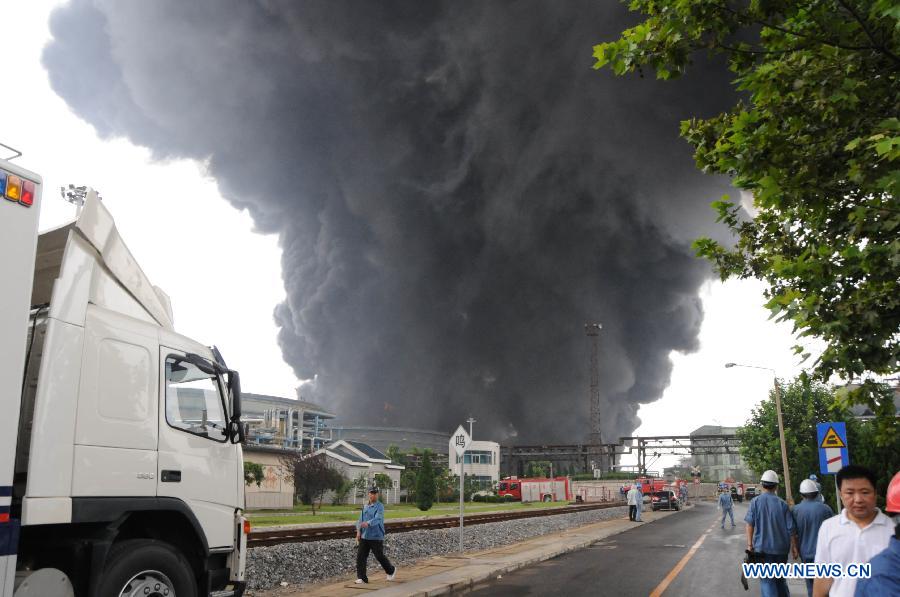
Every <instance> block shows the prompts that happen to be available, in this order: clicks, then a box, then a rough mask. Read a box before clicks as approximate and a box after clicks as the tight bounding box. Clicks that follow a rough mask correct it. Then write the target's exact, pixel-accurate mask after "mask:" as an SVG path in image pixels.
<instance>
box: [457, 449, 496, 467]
mask: <svg viewBox="0 0 900 597" xmlns="http://www.w3.org/2000/svg"><path fill="white" fill-rule="evenodd" d="M465 459H466V464H493V463H494V453H493V452H491V451H486V450H469V451H467V452H466V454H465ZM456 464H459V456H457V457H456Z"/></svg>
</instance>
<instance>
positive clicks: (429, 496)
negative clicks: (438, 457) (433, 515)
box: [416, 450, 436, 512]
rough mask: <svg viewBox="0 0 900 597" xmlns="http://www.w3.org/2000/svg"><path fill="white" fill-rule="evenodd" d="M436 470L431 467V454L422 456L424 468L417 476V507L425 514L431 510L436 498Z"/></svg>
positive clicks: (428, 452) (421, 468)
mask: <svg viewBox="0 0 900 597" xmlns="http://www.w3.org/2000/svg"><path fill="white" fill-rule="evenodd" d="M435 490H436V489H435V479H434V469H433V468H432V467H431V452H430V451H428V450H426V451H425V454H423V456H422V466H421V467H419V472H418V474H417V475H416V506H417V507H418V508H419V510H422V511H423V512H424V511H426V510H430V509H431V506H432V505H433V504H434V498H435Z"/></svg>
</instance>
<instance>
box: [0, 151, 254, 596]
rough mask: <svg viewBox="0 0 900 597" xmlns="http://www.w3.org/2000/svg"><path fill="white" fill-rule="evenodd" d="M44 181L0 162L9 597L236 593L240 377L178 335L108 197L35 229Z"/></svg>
mask: <svg viewBox="0 0 900 597" xmlns="http://www.w3.org/2000/svg"><path fill="white" fill-rule="evenodd" d="M41 186H42V183H41V179H40V177H39V176H37V175H36V174H34V173H31V172H28V171H26V170H23V169H21V168H18V167H16V166H15V165H14V164H11V163H10V162H8V161H4V160H0V249H2V254H3V255H4V257H3V258H2V259H0V279H2V281H3V288H4V291H3V296H2V299H0V329H2V334H0V406H2V411H0V413H2V414H0V597H12V596H13V595H15V596H17V597H24V596H31V595H34V596H40V597H55V596H62V595H79V596H81V595H85V596H91V597H93V596H95V595H96V596H99V597H107V596H115V597H119V596H122V597H126V596H127V597H130V596H135V597H136V596H138V595H143V596H146V595H151V596H155V595H159V596H165V597H169V596H177V597H182V596H186V597H193V596H195V595H215V596H217V597H220V596H221V597H224V596H226V595H235V596H239V595H241V594H242V593H243V590H244V586H245V583H244V561H245V554H246V535H247V532H248V531H249V525H248V524H246V520H245V519H244V517H243V509H244V477H243V458H242V453H241V445H240V444H241V442H242V441H243V428H242V425H241V423H240V381H239V376H238V374H237V372H236V371H233V370H231V369H229V368H228V367H226V365H225V363H224V360H223V359H222V357H221V355H220V354H219V353H218V351H217V350H215V349H214V348H209V347H207V346H204V345H203V344H200V343H198V342H196V341H194V340H191V339H190V338H187V337H185V336H182V335H180V334H178V333H177V332H175V330H174V327H173V317H172V310H171V305H170V302H169V299H168V297H167V296H166V294H165V293H163V292H162V291H161V290H160V289H159V288H157V287H155V286H153V285H152V284H151V283H150V281H149V280H148V279H147V277H146V275H145V274H144V272H143V271H142V270H141V268H140V266H139V265H138V264H137V262H136V261H135V259H134V257H133V256H132V255H131V253H130V252H129V250H128V248H127V247H126V245H125V243H124V242H123V241H122V238H121V237H120V236H119V233H118V231H117V229H116V226H115V223H114V222H113V219H112V217H111V216H110V214H109V212H108V211H107V210H106V208H105V207H104V206H103V204H102V203H101V201H100V199H99V197H98V196H97V194H96V193H95V192H93V191H87V192H86V197H85V199H84V206H83V209H82V210H81V212H80V215H79V216H78V218H77V219H76V220H75V221H74V222H72V223H70V224H67V225H65V226H62V227H60V228H56V229H54V230H50V231H48V232H45V233H43V234H40V235H38V233H37V222H38V212H39V208H40V202H41ZM26 192H27V193H28V194H27V195H26ZM171 263H172V267H185V268H192V267H216V264H215V260H213V259H206V260H205V259H204V257H203V256H202V255H195V254H191V255H187V254H173V255H171Z"/></svg>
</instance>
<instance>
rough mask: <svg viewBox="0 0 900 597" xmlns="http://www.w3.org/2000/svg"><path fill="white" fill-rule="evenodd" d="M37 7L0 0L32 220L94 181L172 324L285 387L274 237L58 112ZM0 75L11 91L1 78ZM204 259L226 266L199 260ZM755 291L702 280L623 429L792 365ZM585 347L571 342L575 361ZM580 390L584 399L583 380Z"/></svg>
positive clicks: (177, 166)
mask: <svg viewBox="0 0 900 597" xmlns="http://www.w3.org/2000/svg"><path fill="white" fill-rule="evenodd" d="M51 6H52V3H50V2H47V3H43V2H42V3H36V2H15V3H12V5H7V6H6V7H5V10H4V22H5V23H6V24H7V25H8V26H7V27H6V28H5V33H4V47H5V48H6V49H7V54H8V56H11V57H12V58H11V59H9V60H7V61H6V65H5V68H4V81H5V82H6V83H5V84H6V85H7V89H6V90H5V92H4V93H3V94H2V96H0V108H2V109H0V142H3V143H5V144H8V145H11V146H13V147H16V148H17V149H19V150H21V151H22V152H23V153H24V155H23V156H22V157H21V158H19V159H18V160H17V163H18V164H20V165H21V166H23V167H26V168H29V169H31V170H34V171H36V172H38V173H39V174H41V175H42V176H43V179H44V183H45V185H44V197H43V207H42V213H41V228H42V229H47V228H50V227H53V226H57V225H59V224H61V223H64V222H65V221H67V219H68V218H70V217H72V215H73V213H74V209H73V207H72V206H70V205H69V204H67V203H65V202H63V201H62V200H61V199H59V196H58V192H57V189H58V187H59V186H61V185H65V184H69V183H75V184H87V185H90V186H93V187H95V188H96V189H98V190H99V191H100V192H101V194H102V196H103V199H104V201H105V203H106V205H107V206H108V208H109V209H110V211H111V212H112V214H113V216H114V218H115V219H116V222H117V225H118V227H119V229H120V231H121V233H122V235H123V237H124V238H125V240H126V242H127V244H128V245H129V247H130V249H131V250H132V252H133V253H134V255H135V257H136V258H137V260H138V262H139V263H140V264H141V265H142V266H143V268H144V269H145V272H146V273H147V275H148V277H149V278H150V279H151V281H152V282H153V283H154V284H156V285H158V286H160V287H161V288H163V289H164V290H165V291H166V292H167V293H168V294H169V295H170V297H171V299H172V305H173V310H174V315H175V326H176V329H178V331H180V332H181V333H183V334H186V335H188V336H190V337H193V338H196V339H197V340H199V341H201V342H204V343H207V344H216V345H218V346H219V347H220V349H221V350H222V353H223V355H224V356H225V358H226V360H227V361H228V363H229V365H231V366H233V367H236V368H238V369H239V370H240V371H241V375H242V384H243V387H244V389H245V390H246V391H248V392H255V393H263V394H273V395H279V396H294V395H296V388H297V386H298V384H299V380H298V379H297V378H296V376H295V375H294V373H293V371H292V368H291V367H290V366H288V365H287V364H286V363H285V362H284V360H283V357H282V350H281V349H280V348H279V345H278V343H277V341H276V336H277V333H278V328H277V327H276V324H275V320H274V318H273V310H274V309H275V307H276V306H277V305H278V304H279V303H281V302H282V301H284V300H285V287H284V284H283V282H282V275H281V266H280V260H281V254H280V249H279V246H278V242H277V238H276V237H275V236H274V235H268V236H267V235H263V234H260V233H257V232H256V231H254V223H253V220H252V219H251V217H250V216H249V214H248V213H247V212H246V210H245V211H243V212H241V211H237V210H236V209H235V208H234V207H232V204H231V203H229V202H227V201H226V200H224V199H223V198H222V197H221V195H220V193H219V189H218V188H217V184H216V181H215V180H213V179H212V178H211V177H210V176H209V175H208V174H207V165H206V164H203V163H198V162H196V161H192V160H174V161H163V162H160V161H154V160H153V159H151V153H150V151H148V150H147V149H145V148H142V147H137V146H135V145H133V144H132V143H130V142H129V141H127V140H125V139H123V138H117V139H109V140H101V139H100V138H99V137H98V136H97V134H96V133H95V131H94V129H93V128H92V127H91V126H90V125H88V124H87V123H85V122H84V121H82V120H81V119H79V118H78V117H77V116H75V115H74V114H73V113H72V111H71V110H70V109H69V107H68V106H67V105H66V103H65V102H64V101H63V100H62V99H60V98H59V97H58V96H57V95H56V94H55V93H54V92H53V91H52V90H51V88H50V86H49V84H48V78H47V73H46V72H45V70H44V68H43V67H42V65H41V60H40V59H41V52H42V49H43V47H44V45H45V44H46V43H47V41H48V39H49V35H50V34H49V30H48V14H49V12H50V8H51ZM12 24H14V25H15V26H11V25H12ZM11 81H14V82H15V83H16V87H15V89H11V88H9V87H8V85H9V83H10V82H11ZM95 92H96V93H98V94H103V93H104V90H103V89H96V90H95ZM248 157H250V156H248ZM198 222H202V225H199V226H198V225H197V223H198ZM191 254H194V255H197V259H196V262H195V263H196V265H194V266H190V262H189V261H186V260H185V259H184V257H185V255H191ZM176 255H177V257H178V259H173V257H175V256H176ZM210 257H212V258H214V259H215V262H216V263H220V264H227V269H226V268H224V267H222V268H219V269H215V270H214V269H211V268H209V267H208V266H205V265H204V264H207V263H210V262H211V260H209V259H207V258H210ZM761 292H762V285H761V284H760V283H758V282H755V281H730V282H728V283H725V284H722V283H719V282H715V281H712V282H706V283H703V285H702V287H701V289H700V297H701V299H702V303H703V311H704V318H703V323H702V327H701V328H700V332H699V345H700V346H699V350H697V351H696V352H692V353H690V354H687V355H685V354H681V353H679V352H676V351H673V352H672V353H671V355H670V358H671V361H672V363H673V369H672V374H671V383H670V384H669V386H668V387H667V388H666V389H665V391H664V393H663V396H662V398H661V399H660V400H658V401H656V402H653V403H650V404H645V405H642V406H641V407H640V410H639V411H638V416H639V417H640V419H641V425H640V427H639V428H638V429H637V431H636V432H635V434H636V435H644V436H647V435H663V434H687V433H688V432H690V431H691V430H693V429H695V428H696V427H699V426H701V425H704V424H721V425H727V426H735V425H740V424H741V423H742V422H743V421H744V420H745V419H746V417H747V416H748V415H749V412H750V410H751V409H752V408H753V406H754V405H755V404H756V403H758V402H759V401H760V400H761V399H762V398H764V397H765V395H766V392H767V391H768V389H769V388H770V387H771V383H772V379H771V375H770V374H769V373H768V372H765V371H759V370H752V369H728V370H726V369H725V368H724V363H725V362H727V361H736V362H741V363H748V364H755V365H759V366H764V367H772V368H774V369H775V370H776V371H777V373H778V375H779V376H781V377H790V376H794V375H796V374H797V373H798V372H799V371H800V370H801V367H800V364H799V363H798V362H797V360H796V358H795V357H793V356H792V354H791V350H790V347H791V345H792V344H793V343H794V341H793V339H792V338H791V336H790V329H789V326H786V325H775V324H774V323H772V322H770V321H768V312H767V311H766V310H765V309H763V307H762V303H763V297H762V293H761ZM601 341H602V336H601ZM588 357H589V352H588V349H587V343H586V341H585V344H584V359H585V362H584V367H585V368H587V366H588V363H587V359H588ZM602 383H603V380H601V384H602ZM584 397H585V398H584V399H585V401H587V399H588V388H584ZM470 414H471V415H473V416H475V417H476V419H477V418H478V416H479V413H478V412H477V410H476V411H475V412H471V413H470V412H460V413H459V420H460V421H462V420H464V419H465V418H466V417H467V416H468V415H470ZM448 431H449V429H448ZM475 435H476V438H478V437H479V429H478V425H477V424H476V426H475ZM480 439H488V438H484V437H481V438H480ZM672 460H673V459H671V458H667V459H666V461H665V463H666V464H668V463H671V461H672Z"/></svg>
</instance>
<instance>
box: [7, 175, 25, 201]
mask: <svg viewBox="0 0 900 597" xmlns="http://www.w3.org/2000/svg"><path fill="white" fill-rule="evenodd" d="M4 196H5V197H6V198H7V199H9V200H10V201H18V200H19V199H21V198H22V179H21V178H19V177H18V176H15V175H13V174H10V175H9V176H7V177H6V192H5V193H4Z"/></svg>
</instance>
